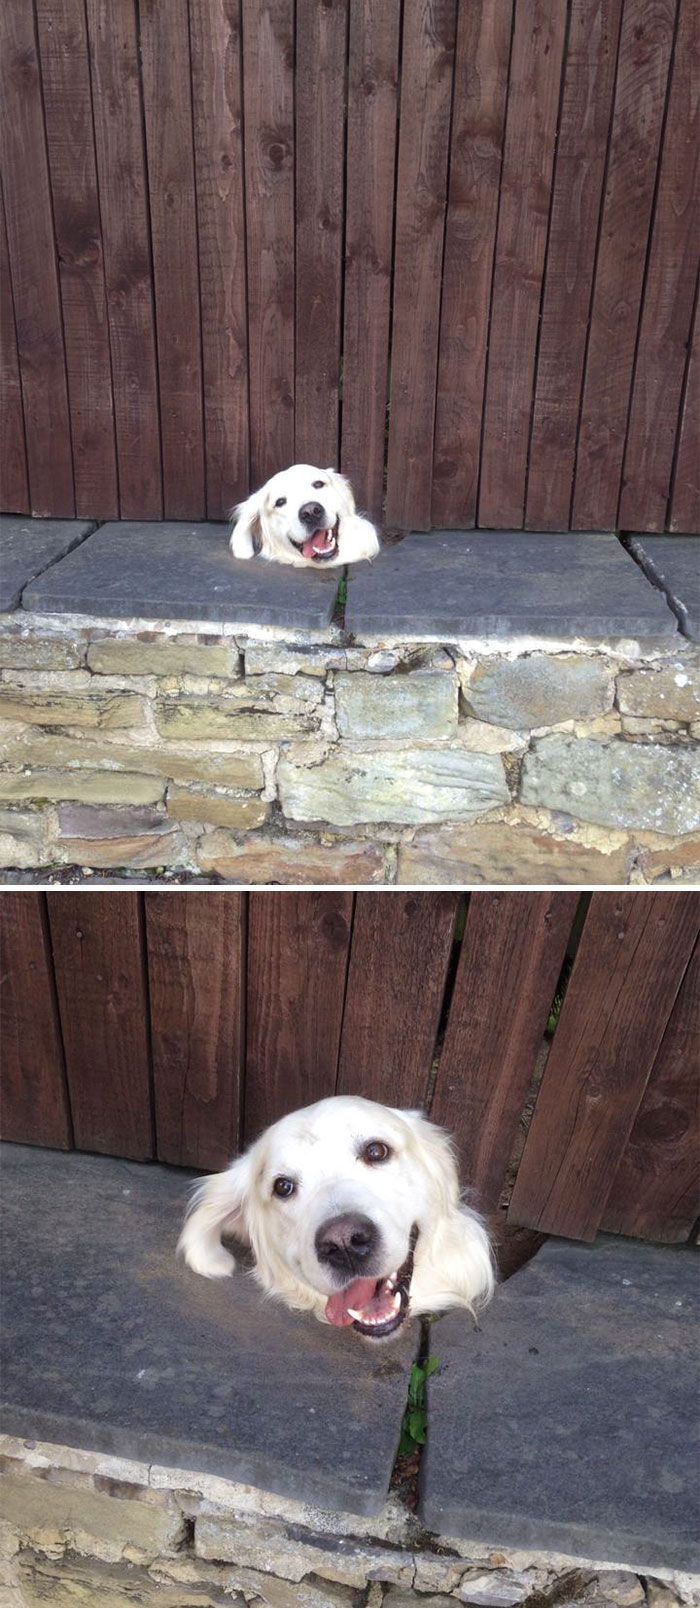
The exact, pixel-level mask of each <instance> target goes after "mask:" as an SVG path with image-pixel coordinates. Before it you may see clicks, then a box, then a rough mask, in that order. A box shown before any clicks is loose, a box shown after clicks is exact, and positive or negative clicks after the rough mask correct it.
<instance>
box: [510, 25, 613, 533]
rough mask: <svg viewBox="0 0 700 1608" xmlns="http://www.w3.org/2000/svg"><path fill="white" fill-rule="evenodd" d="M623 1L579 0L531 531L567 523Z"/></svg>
mask: <svg viewBox="0 0 700 1608" xmlns="http://www.w3.org/2000/svg"><path fill="white" fill-rule="evenodd" d="M621 11H622V0H573V4H572V8H571V20H570V24H569V39H568V48H567V55H566V68H565V79H564V93H563V99H562V109H561V119H560V128H559V140H558V145H557V159H556V167H555V172H554V187H553V193H552V213H551V220H550V228H549V240H548V244H547V262H546V267H545V284H544V295H543V301H542V318H541V325H540V345H539V353H538V360H537V375H536V380H535V400H534V408H533V418H532V432H531V439H530V461H529V468H528V480H527V509H526V517H525V524H526V526H527V528H528V530H568V528H569V511H570V508H571V489H572V485H573V477H574V464H575V461H576V430H577V426H578V414H579V406H580V399H581V387H582V383H583V365H584V359H585V353H586V333H587V330H588V315H589V311H590V305H591V290H592V285H593V273H594V266H595V251H596V239H597V231H598V218H599V215H600V207H601V200H602V190H603V178H604V173H605V153H606V149H607V141H608V133H609V128H610V119H611V113H612V98H613V89H614V84H615V65H616V61H617V46H618V41H619V33H620V16H621Z"/></svg>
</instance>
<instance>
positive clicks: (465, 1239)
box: [179, 1095, 493, 1340]
mask: <svg viewBox="0 0 700 1608" xmlns="http://www.w3.org/2000/svg"><path fill="white" fill-rule="evenodd" d="M222 1232H229V1233H231V1234H234V1235H235V1236H237V1237H242V1238H245V1239H247V1240H249V1242H250V1244H251V1245H252V1248H253V1251H254V1253H255V1276H256V1278H257V1279H258V1282H259V1283H260V1284H262V1286H263V1288H264V1289H266V1290H267V1291H268V1292H269V1293H270V1294H273V1295H277V1296H279V1297H280V1299H282V1300H283V1301H285V1302H286V1304H287V1305H288V1306H290V1307H296V1308H301V1309H306V1310H315V1311H316V1314H317V1316H319V1317H322V1318H325V1319H326V1320H327V1321H328V1322H329V1323H331V1324H334V1325H335V1326H337V1327H338V1328H346V1327H350V1326H352V1327H353V1328H354V1329H355V1330H357V1331H358V1332H359V1333H361V1334H363V1335H365V1336H366V1337H367V1338H369V1339H372V1340H379V1339H386V1338H388V1337H389V1336H391V1335H393V1334H395V1333H397V1332H398V1330H399V1329H400V1328H401V1326H402V1324H403V1323H404V1322H405V1320H406V1318H407V1317H408V1316H409V1314H413V1315H415V1314H416V1313H419V1312H428V1311H430V1312H434V1311H439V1310H442V1309H444V1308H445V1307H447V1306H452V1305H463V1306H468V1307H470V1308H472V1309H475V1308H476V1306H478V1305H481V1304H483V1302H484V1301H485V1300H486V1299H488V1297H489V1296H490V1294H491V1291H492V1288H493V1272H492V1266H491V1256H490V1250H489V1245H488V1239H487V1236H486V1232H485V1229H484V1227H483V1225H482V1223H481V1221H480V1219H479V1218H478V1217H477V1216H476V1215H475V1213H473V1212H471V1211H469V1209H468V1208H466V1207H464V1206H463V1205H461V1203H460V1197H459V1185H458V1179H457V1170H456V1166H455V1161H454V1156H453V1152H452V1146H451V1144H450V1141H449V1139H448V1138H447V1136H446V1135H445V1134H444V1133H443V1132H442V1131H441V1129H439V1128H436V1127H435V1126H434V1125H433V1124H432V1123H430V1122H428V1121H427V1120H426V1119H425V1117H423V1116H422V1114H421V1113H420V1112H416V1111H397V1110H394V1109H393V1108H390V1107H387V1106H381V1105H377V1104H376V1103H375V1102H374V1101H371V1100H364V1099H361V1098H358V1097H355V1096H349V1095H348V1096H346V1095H340V1096H336V1097H333V1098H331V1099H328V1100H322V1101H320V1102H319V1103H318V1104H317V1105H313V1106H308V1107H307V1108H306V1109H304V1110H303V1111H297V1112H293V1113H292V1114H291V1115H290V1116H287V1117H283V1118H282V1120H281V1121H280V1122H277V1123H275V1125H274V1127H272V1128H270V1129H268V1131H267V1132H266V1133H264V1134H263V1135H262V1137H261V1138H260V1139H258V1140H257V1141H256V1143H255V1144H254V1145H253V1146H252V1147H251V1149H250V1150H248V1151H247V1152H246V1154H245V1155H244V1156H241V1157H240V1158H239V1159H238V1161H236V1162H234V1164H233V1166H232V1167H231V1168H229V1170H228V1171H227V1172H225V1173H219V1174H215V1175H214V1176H213V1177H212V1178H208V1179H206V1180H205V1181H204V1182H203V1183H202V1184H200V1185H198V1186H197V1189H196V1192H195V1195H194V1199H193V1203H192V1207H191V1210H190V1214H189V1216H188V1218H187V1220H186V1222H185V1226H184V1229H183V1232H182V1235H181V1239H180V1247H179V1248H180V1249H181V1251H182V1252H183V1254H184V1256H185V1259H186V1261H187V1262H188V1263H189V1265H190V1267H192V1268H193V1269H194V1270H195V1272H198V1273H202V1274H204V1276H205V1277H218V1276H220V1275H222V1274H226V1273H230V1272H231V1271H232V1268H233V1259H232V1257H231V1256H230V1255H229V1253H228V1251H226V1250H225V1249H224V1247H223V1246H222V1244H221V1238H220V1236H221V1234H222Z"/></svg>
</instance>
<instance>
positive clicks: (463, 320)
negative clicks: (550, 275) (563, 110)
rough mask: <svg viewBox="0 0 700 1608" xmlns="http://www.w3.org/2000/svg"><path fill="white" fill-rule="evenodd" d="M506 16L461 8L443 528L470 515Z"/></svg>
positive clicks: (447, 284) (484, 3)
mask: <svg viewBox="0 0 700 1608" xmlns="http://www.w3.org/2000/svg"><path fill="white" fill-rule="evenodd" d="M512 13H513V7H512V5H511V4H508V3H506V4H498V5H493V4H492V3H491V0H472V3H471V4H470V5H467V6H460V7H458V12H457V46H456V56H455V85H454V104H453V112H452V134H451V140H450V185H449V199H448V211H447V225H446V231H445V255H444V262H443V271H442V311H441V319H440V357H439V364H438V381H437V401H436V411H435V443H434V461H433V491H432V523H433V524H434V525H439V526H444V527H447V528H449V527H450V526H458V527H460V526H461V527H465V526H466V527H471V526H472V525H473V524H474V523H475V520H476V499H477V488H478V483H479V459H480V451H481V417H482V410H483V399H484V375H485V369H486V349H487V344H488V328H489V312H490V307H491V281H492V274H493V253H494V242H495V235H496V219H497V216H498V196H499V189H500V182H501V163H502V158H503V134H504V127H505V115H506V96H507V89H508V67H509V62H510V45H511V33H512Z"/></svg>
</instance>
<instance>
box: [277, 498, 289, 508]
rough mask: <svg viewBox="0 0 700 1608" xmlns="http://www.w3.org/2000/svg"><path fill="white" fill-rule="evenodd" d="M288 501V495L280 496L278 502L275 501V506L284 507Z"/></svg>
mask: <svg viewBox="0 0 700 1608" xmlns="http://www.w3.org/2000/svg"><path fill="white" fill-rule="evenodd" d="M286 501H287V499H286V497H278V498H277V502H276V503H275V508H284V505H285V503H286Z"/></svg>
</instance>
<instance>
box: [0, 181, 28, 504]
mask: <svg viewBox="0 0 700 1608" xmlns="http://www.w3.org/2000/svg"><path fill="white" fill-rule="evenodd" d="M0 407H1V409H2V416H1V418H0V507H2V508H4V509H6V511H7V513H8V514H14V513H18V514H22V513H24V512H25V510H26V509H27V508H28V507H29V482H28V480H27V451H26V447H25V444H24V411H23V407H22V384H21V381H20V377H19V358H18V356H17V332H16V329H15V309H14V304H13V301H12V285H11V282H10V259H9V256H8V251H7V226H6V223H5V206H4V202H3V198H2V188H1V187H0Z"/></svg>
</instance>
